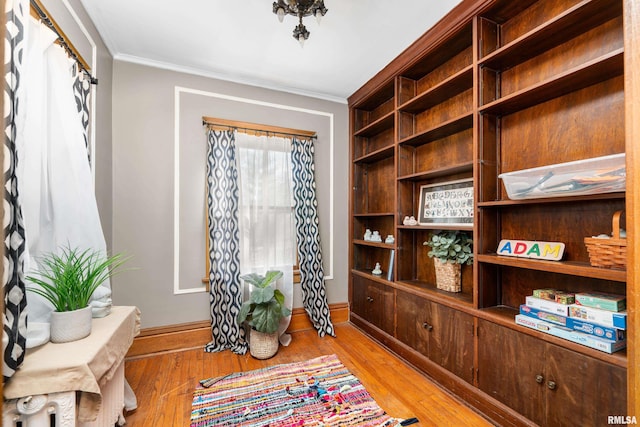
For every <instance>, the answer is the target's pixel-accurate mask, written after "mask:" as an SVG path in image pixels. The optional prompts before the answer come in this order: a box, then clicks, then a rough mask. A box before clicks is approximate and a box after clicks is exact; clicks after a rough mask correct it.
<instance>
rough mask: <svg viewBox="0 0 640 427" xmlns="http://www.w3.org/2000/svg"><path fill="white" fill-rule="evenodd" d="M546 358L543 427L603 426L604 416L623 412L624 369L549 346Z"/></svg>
mask: <svg viewBox="0 0 640 427" xmlns="http://www.w3.org/2000/svg"><path fill="white" fill-rule="evenodd" d="M547 356H548V357H547V361H548V363H547V366H546V370H547V372H546V375H545V392H546V395H547V398H546V401H547V414H546V415H547V416H546V418H547V423H546V425H549V426H559V425H575V426H588V425H593V426H600V425H607V424H608V422H607V421H608V420H607V416H609V415H623V414H626V413H627V374H626V370H625V369H624V368H620V367H618V366H613V365H610V364H608V363H606V362H603V361H601V360H597V359H594V358H592V357H589V356H585V355H583V354H578V353H575V352H573V351H571V350H567V349H565V348H562V347H559V346H555V345H553V344H547Z"/></svg>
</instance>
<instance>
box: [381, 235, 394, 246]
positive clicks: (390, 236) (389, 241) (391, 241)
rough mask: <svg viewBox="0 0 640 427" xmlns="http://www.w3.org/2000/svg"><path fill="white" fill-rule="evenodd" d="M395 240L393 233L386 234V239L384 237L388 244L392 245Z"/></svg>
mask: <svg viewBox="0 0 640 427" xmlns="http://www.w3.org/2000/svg"><path fill="white" fill-rule="evenodd" d="M395 241H396V239H395V238H394V237H393V234H389V235H388V236H387V238H386V239H384V242H385V243H388V244H390V245H392V244H393V242H395Z"/></svg>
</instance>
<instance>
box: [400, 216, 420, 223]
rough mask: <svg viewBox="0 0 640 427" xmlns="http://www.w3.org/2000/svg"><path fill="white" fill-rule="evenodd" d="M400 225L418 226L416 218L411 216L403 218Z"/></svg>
mask: <svg viewBox="0 0 640 427" xmlns="http://www.w3.org/2000/svg"><path fill="white" fill-rule="evenodd" d="M402 223H403V224H404V225H418V221H416V218H415V217H413V216H410V217H409V216H405V217H404V221H402Z"/></svg>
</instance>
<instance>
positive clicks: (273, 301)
mask: <svg viewBox="0 0 640 427" xmlns="http://www.w3.org/2000/svg"><path fill="white" fill-rule="evenodd" d="M281 277H282V272H281V271H267V273H266V274H265V275H264V276H261V275H259V274H256V273H252V274H247V275H244V276H242V277H241V279H243V280H244V281H245V282H248V283H250V284H252V285H253V286H254V288H253V290H252V291H251V296H250V298H249V301H246V302H244V303H243V304H242V307H241V309H240V312H239V313H238V323H239V324H240V325H242V324H243V323H245V322H246V323H247V325H248V326H250V327H251V329H250V332H249V350H250V352H251V355H252V356H253V357H255V358H257V359H268V358H269V357H272V356H273V355H275V354H276V352H277V351H278V345H279V342H278V338H279V337H278V326H279V325H280V320H282V319H283V318H284V317H287V316H288V315H290V314H291V310H289V309H288V308H287V307H285V305H284V294H283V293H282V292H280V290H278V289H276V288H275V282H276V281H277V280H278V279H279V278H281Z"/></svg>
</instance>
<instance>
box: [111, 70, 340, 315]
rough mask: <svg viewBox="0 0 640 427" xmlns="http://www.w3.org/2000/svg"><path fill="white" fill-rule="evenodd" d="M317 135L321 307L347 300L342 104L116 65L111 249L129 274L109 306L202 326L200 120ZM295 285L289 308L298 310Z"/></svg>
mask: <svg viewBox="0 0 640 427" xmlns="http://www.w3.org/2000/svg"><path fill="white" fill-rule="evenodd" d="M203 116H211V117H220V118H225V119H233V120H241V121H248V122H254V123H263V124H270V125H276V126H284V127H290V128H296V129H307V130H315V131H317V133H318V140H317V142H316V180H317V192H318V202H319V217H320V227H321V242H322V246H323V256H324V266H325V274H326V275H330V276H331V278H330V279H329V280H327V281H326V285H327V294H328V298H329V303H338V302H346V301H347V298H348V296H347V293H348V292H347V280H348V279H347V277H348V276H347V270H348V256H347V252H348V240H347V234H348V222H347V217H348V184H347V183H348V172H349V163H348V110H347V106H346V104H340V103H335V102H330V101H324V100H318V99H314V98H308V97H304V96H299V95H293V94H289V93H284V92H277V91H272V90H267V89H261V88H256V87H252V86H247V85H240V84H235V83H229V82H224V81H220V80H216V79H211V78H207V77H201V76H195V75H192V74H186V73H181V72H177V71H170V70H164V69H160V68H156V67H150V66H146V65H140V64H134V63H130V62H122V61H117V60H116V61H115V62H114V67H113V249H114V251H116V252H125V253H127V254H130V255H132V256H133V258H132V260H131V262H130V266H131V267H133V268H135V270H132V271H128V272H126V273H123V274H122V275H120V276H117V277H116V278H114V280H113V294H114V303H115V304H119V305H136V306H138V307H139V308H140V310H141V311H142V326H143V327H153V326H163V325H172V324H179V323H186V322H194V321H200V320H209V319H210V317H209V309H208V304H209V298H208V295H207V294H206V293H205V292H204V290H203V285H202V283H201V279H202V277H203V276H204V274H205V272H204V262H205V253H204V167H205V157H204V153H205V149H206V136H205V132H204V128H203V126H202V117H203ZM301 301H302V298H301V293H300V289H299V286H296V289H295V291H294V307H300V306H301V305H302V303H301Z"/></svg>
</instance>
